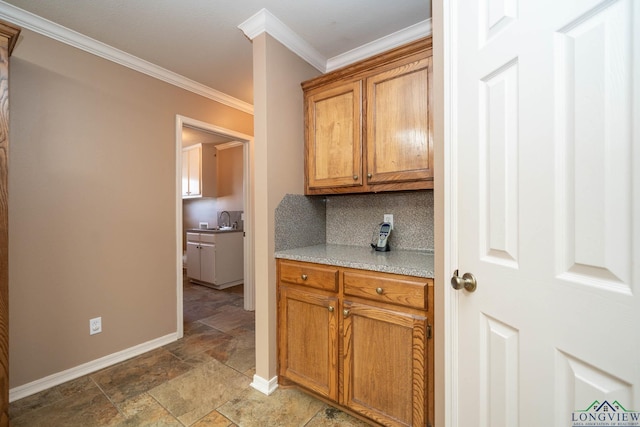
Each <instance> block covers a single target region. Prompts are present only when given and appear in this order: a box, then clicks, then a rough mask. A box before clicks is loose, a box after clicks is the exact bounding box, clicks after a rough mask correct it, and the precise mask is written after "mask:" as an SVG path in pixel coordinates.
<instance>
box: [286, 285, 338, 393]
mask: <svg viewBox="0 0 640 427" xmlns="http://www.w3.org/2000/svg"><path fill="white" fill-rule="evenodd" d="M280 307H281V310H280V313H281V315H280V319H279V322H280V325H281V329H285V330H286V331H287V333H286V334H282V335H280V341H279V347H280V356H281V357H280V375H282V376H284V377H286V378H288V379H290V380H291V381H293V382H295V383H297V384H300V385H301V386H303V387H305V388H307V389H309V390H312V391H314V392H316V393H318V394H319V395H321V396H323V397H326V398H329V399H331V400H337V399H338V375H337V369H338V309H337V307H338V299H337V298H336V297H328V296H326V295H318V294H315V293H312V292H306V291H301V290H299V289H295V288H291V287H286V286H283V287H282V288H281V289H280Z"/></svg>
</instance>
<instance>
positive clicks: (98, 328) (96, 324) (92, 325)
mask: <svg viewBox="0 0 640 427" xmlns="http://www.w3.org/2000/svg"><path fill="white" fill-rule="evenodd" d="M100 332H102V317H96V318H94V319H90V320H89V335H94V334H99V333H100Z"/></svg>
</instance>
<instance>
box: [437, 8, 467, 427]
mask: <svg viewBox="0 0 640 427" xmlns="http://www.w3.org/2000/svg"><path fill="white" fill-rule="evenodd" d="M457 3H458V2H457V0H435V1H434V2H433V16H434V19H433V22H434V25H433V34H434V38H433V61H434V68H433V75H434V89H435V90H434V93H433V95H434V101H435V102H434V114H435V119H434V136H435V137H434V154H435V164H436V165H438V166H439V167H436V168H435V175H436V176H435V180H434V183H435V190H434V198H435V200H434V230H435V282H436V283H441V284H442V286H436V288H435V289H434V291H435V305H436V307H442V310H438V311H436V312H435V316H436V322H435V349H436V350H435V371H436V373H437V374H436V378H435V390H439V392H436V393H435V412H436V413H435V421H436V422H435V424H436V425H442V426H446V427H457V426H458V424H459V420H458V411H459V407H458V377H459V375H458V365H459V363H460V361H459V350H458V341H459V337H458V328H459V323H458V311H459V308H458V298H459V294H460V293H459V292H455V291H453V289H452V288H451V287H450V286H449V281H450V278H451V274H452V272H453V271H454V270H455V269H456V268H457V266H458V229H457V224H458V222H457V221H458V215H457V212H458V211H457V206H458V193H457V186H458V182H457V175H456V173H457V167H456V166H457V152H458V151H457V131H456V126H457V124H458V121H457V115H456V111H457V86H456V75H457V63H456V56H455V54H456V40H457V38H456V34H457V30H458V27H457V21H456V11H457Z"/></svg>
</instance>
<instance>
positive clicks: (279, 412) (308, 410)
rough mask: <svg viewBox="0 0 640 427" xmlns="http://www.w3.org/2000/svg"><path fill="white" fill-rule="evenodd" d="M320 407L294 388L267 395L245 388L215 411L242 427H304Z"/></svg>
mask: <svg viewBox="0 0 640 427" xmlns="http://www.w3.org/2000/svg"><path fill="white" fill-rule="evenodd" d="M324 406H325V405H324V403H322V402H320V401H318V400H316V399H314V398H312V397H310V396H308V395H306V394H304V393H302V392H300V391H298V390H296V389H294V388H291V389H282V388H279V389H277V390H276V391H275V392H273V394H271V395H270V396H265V395H264V394H262V393H260V392H259V391H256V390H254V389H247V390H246V391H245V392H244V393H243V394H242V395H240V396H238V398H237V399H233V400H230V401H229V402H227V403H225V404H224V405H223V406H221V407H220V408H218V412H220V413H221V414H223V415H224V416H225V417H227V418H229V419H230V420H231V421H233V422H234V423H236V424H237V425H239V426H243V427H267V426H269V427H271V426H273V427H276V426H278V427H280V426H304V425H306V423H307V422H308V421H309V420H311V419H312V418H313V417H314V416H315V415H316V414H317V413H318V411H319V410H321V409H322V408H323V407H324Z"/></svg>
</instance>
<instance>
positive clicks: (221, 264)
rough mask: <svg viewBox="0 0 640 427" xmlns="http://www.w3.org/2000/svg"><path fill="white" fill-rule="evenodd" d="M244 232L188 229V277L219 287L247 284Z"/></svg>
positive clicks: (200, 282) (196, 281)
mask: <svg viewBox="0 0 640 427" xmlns="http://www.w3.org/2000/svg"><path fill="white" fill-rule="evenodd" d="M243 234H244V233H243V232H242V231H228V232H217V233H205V232H202V233H198V232H187V277H189V279H190V280H191V281H192V282H195V283H199V284H201V285H206V286H209V287H212V288H215V289H225V288H229V287H231V286H235V285H239V284H241V283H243V281H244V245H243Z"/></svg>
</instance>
